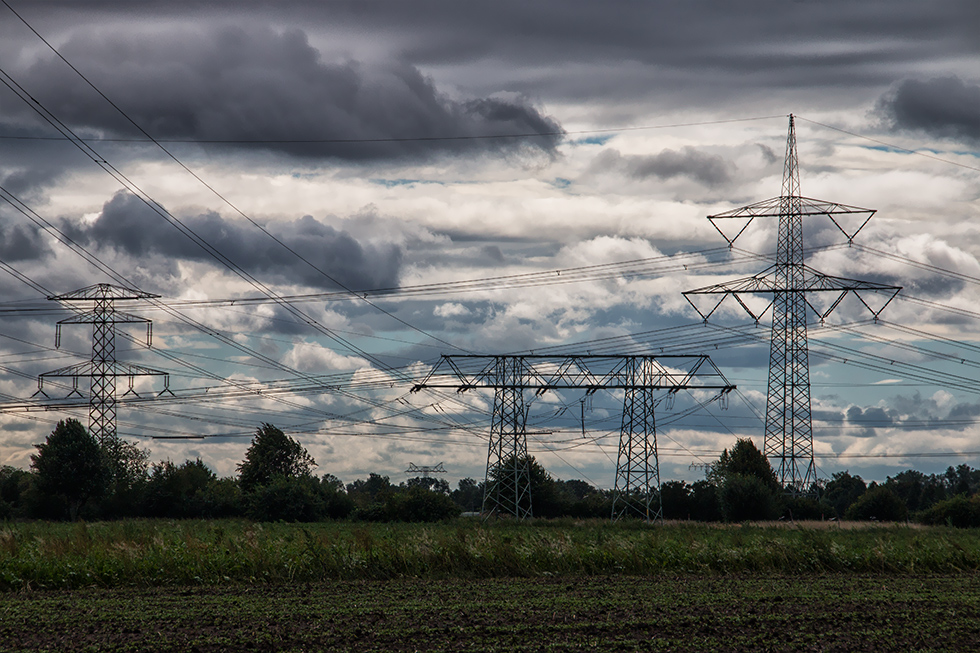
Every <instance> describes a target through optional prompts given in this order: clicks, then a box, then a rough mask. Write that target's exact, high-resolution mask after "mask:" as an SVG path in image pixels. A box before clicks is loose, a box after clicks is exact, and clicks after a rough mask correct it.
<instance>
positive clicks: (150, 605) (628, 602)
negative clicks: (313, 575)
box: [0, 575, 980, 652]
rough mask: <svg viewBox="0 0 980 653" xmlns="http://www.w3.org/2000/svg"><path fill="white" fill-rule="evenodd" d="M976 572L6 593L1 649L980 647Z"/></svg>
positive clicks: (0, 608)
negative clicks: (918, 574) (954, 573)
mask: <svg viewBox="0 0 980 653" xmlns="http://www.w3.org/2000/svg"><path fill="white" fill-rule="evenodd" d="M978 648H980V577H977V576H975V575H961V576H960V575H945V576H923V577H908V576H843V575H831V576H816V577H813V576H808V577H780V578H759V577H755V576H753V577H732V576H718V577H703V576H675V577H656V578H637V577H626V576H614V577H587V578H571V579H569V578H562V579H554V578H541V579H537V580H528V579H495V580H485V581H465V580H445V581H423V580H417V579H403V580H394V581H358V582H324V583H313V584H302V585H281V584H280V585H251V586H242V585H223V586H218V587H180V588H146V589H137V588H121V589H109V590H100V589H85V590H74V591H69V590H65V591H34V592H30V591H29V592H20V593H16V594H15V593H9V594H2V595H0V650H3V651H44V650H49V651H225V650H251V651H321V650H330V651H426V652H434V651H705V650H713V651H746V650H752V651H869V652H870V651H874V652H881V651H975V650H978Z"/></svg>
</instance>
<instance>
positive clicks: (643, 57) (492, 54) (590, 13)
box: [0, 0, 980, 116]
mask: <svg viewBox="0 0 980 653" xmlns="http://www.w3.org/2000/svg"><path fill="white" fill-rule="evenodd" d="M22 9H23V13H24V15H25V17H26V18H28V19H29V20H33V21H34V22H36V23H37V24H38V26H39V27H40V28H41V31H42V33H46V34H49V35H50V34H61V35H64V34H65V33H66V32H69V31H70V30H72V29H76V28H78V27H79V26H85V25H91V26H103V25H105V26H110V28H111V29H112V30H113V32H114V33H117V34H118V33H126V32H127V31H132V29H133V27H132V25H133V24H136V23H138V24H140V25H142V26H145V25H151V24H154V23H156V24H161V25H163V24H167V25H174V24H180V23H183V24H209V23H215V22H218V21H228V20H235V21H238V22H240V23H242V24H245V23H248V24H263V25H269V24H275V25H292V26H296V27H300V28H302V29H303V30H304V31H305V32H306V33H307V34H308V35H309V36H310V38H311V39H312V40H314V41H315V43H316V44H317V46H318V47H319V48H321V49H322V50H324V51H328V50H329V51H330V52H331V53H336V54H340V55H343V53H350V52H357V53H360V54H363V55H364V56H366V57H372V58H373V60H379V61H385V60H387V61H401V62H405V63H406V64H407V65H409V66H415V67H421V68H423V69H428V70H438V74H439V75H440V77H439V79H440V80H441V81H451V82H452V83H454V84H457V85H458V86H459V87H461V88H467V89H471V90H472V92H473V93H475V94H478V95H479V94H490V93H494V92H497V91H501V90H507V91H515V92H519V93H526V94H528V95H531V96H533V97H535V98H543V99H544V100H546V101H549V102H550V101H554V100H558V99H563V100H573V99H585V98H588V99H589V100H593V101H594V100H596V99H597V98H601V99H602V100H604V101H605V103H604V104H603V103H600V104H598V105H596V108H597V109H607V110H610V111H615V110H616V109H617V107H614V106H610V101H612V100H622V99H629V100H635V99H643V100H644V101H648V102H652V103H656V104H657V105H659V106H665V105H673V106H691V104H692V103H694V102H718V101H722V100H723V101H724V102H725V105H724V106H725V107H727V108H728V110H732V109H733V108H735V107H736V100H738V101H740V102H739V104H742V102H741V101H743V100H749V101H751V102H752V104H754V105H756V106H758V105H759V103H760V102H763V103H765V102H769V103H772V102H776V103H779V104H780V106H781V105H782V103H783V100H782V99H781V98H780V97H779V95H780V94H781V93H783V92H784V91H792V92H796V93H797V94H799V93H801V92H803V93H808V94H809V95H810V98H811V99H812V100H814V101H819V102H821V103H822V104H824V105H826V106H834V107H837V108H839V107H841V106H842V104H845V105H846V104H847V103H848V102H850V101H852V99H851V98H849V97H847V95H848V94H849V93H850V94H854V95H860V96H862V97H863V98H866V94H867V93H868V89H874V90H873V91H871V92H872V93H873V94H875V95H877V94H879V93H880V92H881V90H882V89H883V88H885V87H887V86H888V85H889V84H891V83H892V82H893V81H894V80H895V73H894V71H895V70H896V69H898V70H906V71H908V70H914V69H916V68H918V69H920V70H926V69H929V70H935V69H937V68H939V69H942V68H941V67H942V66H944V65H946V64H948V63H949V62H951V61H953V62H956V65H959V66H961V68H962V66H963V64H962V62H963V61H968V60H969V59H970V57H975V56H976V55H977V54H978V53H980V41H978V39H977V38H976V25H977V24H980V3H977V2H975V1H974V0H936V1H934V2H928V3H926V2H921V0H869V1H867V2H850V1H848V0H825V1H821V2H794V3H775V2H771V1H768V0H766V1H763V0H747V1H745V2H738V3H732V2H723V1H719V0H702V1H697V2H672V3H653V2H642V1H635V0H618V1H614V2H610V3H600V2H594V0H540V1H538V2H532V3H529V2H525V1H520V0H496V1H494V2H479V1H476V0H474V1H471V2H459V1H458V0H422V1H419V2H404V1H403V0H372V1H371V2H322V1H314V0H309V1H305V0H278V1H276V2H265V1H253V2H246V1H242V2H236V3H234V4H231V3H227V4H223V3H213V2H208V3H202V2H186V1H185V2H182V1H177V0H174V1H172V2H166V3H148V2H139V3H119V2H101V1H94V0H88V1H86V0H79V1H74V2H64V1H58V2H36V3H33V4H32V3H24V7H23V8H22ZM14 22H15V21H13V20H11V21H8V25H11V26H8V27H7V28H6V29H5V30H4V28H3V23H2V22H0V30H3V31H0V36H7V35H8V34H9V35H11V36H13V37H15V38H19V39H27V38H31V39H32V41H33V38H32V36H31V35H29V34H21V33H20V32H23V31H25V30H24V29H23V28H22V26H17V27H18V29H14V26H12V25H13V23H14ZM170 29H172V28H170ZM109 33H110V32H109V30H108V29H107V30H106V34H109ZM158 33H159V34H162V31H158ZM175 36H176V35H175V34H173V33H171V34H167V35H166V38H168V39H175ZM148 38H149V37H148V36H141V37H139V39H141V40H147V39H148ZM158 38H160V37H158ZM10 40H11V39H7V38H4V39H3V40H2V41H0V54H2V52H3V48H4V47H10V46H4V44H3V42H4V41H8V42H9V41H10ZM104 40H106V41H107V43H113V44H118V43H123V41H122V40H121V39H120V38H118V37H115V38H113V37H110V36H107V37H105V38H104ZM134 40H135V39H134ZM188 45H190V49H191V50H192V51H193V50H194V49H198V50H200V49H201V48H199V47H198V48H195V47H194V45H193V43H190V44H188V43H187V40H186V39H179V38H176V39H175V49H177V48H186V47H187V46H188ZM266 46H267V44H266V43H265V42H263V41H262V40H260V41H259V42H257V43H256V44H255V50H256V52H257V53H261V52H262V49H263V48H264V47H266ZM140 47H144V46H142V45H141V46H140ZM110 49H111V50H112V53H113V55H114V56H113V57H111V58H110V59H109V61H110V62H111V63H112V68H114V69H116V71H117V72H118V71H119V70H121V69H124V68H125V67H126V66H120V65H118V64H119V62H120V61H126V60H127V59H129V58H130V57H131V56H132V55H133V54H134V53H135V52H136V51H138V50H139V48H133V47H126V48H119V47H117V46H116V45H113V46H112V47H111V48H110ZM240 50H241V48H240ZM162 54H163V55H165V57H164V58H162V59H161V60H160V66H161V67H166V68H177V67H179V64H178V65H174V64H172V63H171V62H170V61H169V60H170V59H171V58H172V57H171V56H170V55H169V53H167V52H163V53H162ZM244 54H245V55H246V57H247V55H248V54H249V53H248V52H244ZM219 58H220V57H219ZM297 61H298V62H299V63H300V65H299V66H298V67H297V69H296V73H297V74H298V75H300V76H305V72H306V71H308V70H310V69H311V67H310V65H309V64H308V63H304V62H303V61H302V60H301V59H300V60H297ZM947 69H949V68H947ZM950 70H951V72H955V71H954V70H952V69H950ZM149 72H158V69H150V70H149ZM906 74H908V73H906ZM304 78H305V77H304ZM189 81H192V82H193V81H194V80H193V79H190V80H189ZM146 85H147V84H146V83H144V84H143V86H146ZM266 87H267V88H269V90H275V88H274V87H269V86H268V85H266ZM168 88H170V87H168ZM827 89H832V92H831V93H828V92H827ZM170 90H173V89H172V88H170ZM760 90H761V91H763V92H766V93H768V95H767V96H760V95H759V92H760ZM457 106H458V105H457ZM624 111H625V114H624V116H628V114H629V109H628V108H624Z"/></svg>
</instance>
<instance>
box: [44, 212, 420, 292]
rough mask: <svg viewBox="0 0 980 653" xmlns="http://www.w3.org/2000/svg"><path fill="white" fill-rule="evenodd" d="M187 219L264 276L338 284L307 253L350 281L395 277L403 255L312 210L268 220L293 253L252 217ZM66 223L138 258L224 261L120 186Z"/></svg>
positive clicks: (372, 282)
mask: <svg viewBox="0 0 980 653" xmlns="http://www.w3.org/2000/svg"><path fill="white" fill-rule="evenodd" d="M182 222H183V223H184V224H185V225H186V226H187V227H188V228H190V229H191V230H192V231H194V233H196V234H197V235H198V236H199V237H200V238H202V239H203V240H205V241H206V242H207V243H209V244H210V245H211V246H212V247H214V248H215V249H216V250H218V251H219V252H221V254H223V255H224V256H226V257H228V258H229V259H231V260H232V261H234V262H235V263H237V264H238V265H240V266H241V267H242V268H244V269H245V270H247V271H248V272H249V273H251V274H253V275H256V276H259V277H261V278H268V277H269V276H272V277H273V278H275V279H276V280H279V281H282V282H285V283H300V284H305V285H309V286H314V287H321V288H327V289H335V288H337V286H336V284H334V283H333V282H332V281H330V279H328V278H327V277H326V276H324V275H322V274H320V273H319V272H317V271H316V270H314V269H312V268H311V267H310V266H309V265H307V264H306V263H304V262H303V261H302V260H300V258H299V256H302V257H303V258H305V259H306V260H307V261H309V262H310V263H312V264H313V265H314V266H316V267H317V268H319V269H320V270H322V271H324V272H326V273H327V274H328V275H330V276H331V277H333V278H334V279H336V280H338V281H339V282H340V283H342V284H344V286H346V287H348V288H352V289H362V288H377V287H391V286H396V285H398V273H399V270H400V267H401V261H402V251H401V249H400V248H399V247H397V246H395V245H388V246H373V245H363V244H361V243H360V242H358V241H357V240H355V239H354V238H352V237H351V236H350V235H349V234H347V233H346V232H343V231H338V230H336V229H334V228H333V227H330V226H328V225H325V224H323V223H321V222H318V221H317V220H315V219H314V218H312V217H310V216H304V217H302V218H299V219H297V220H293V221H291V222H288V221H283V222H277V223H275V224H272V225H269V226H268V230H269V231H270V232H272V233H273V234H274V235H275V236H276V237H277V238H278V239H279V240H280V241H282V242H283V243H285V245H287V246H288V247H289V248H290V249H292V250H293V252H295V254H294V253H292V252H290V251H288V250H287V249H286V248H285V247H283V246H282V245H280V244H278V243H276V242H275V241H274V240H273V239H272V238H270V237H269V236H267V235H266V234H264V233H262V232H261V231H260V230H259V229H257V228H256V227H254V226H253V225H250V224H246V223H244V222H233V221H230V220H226V219H224V218H223V217H221V216H220V215H218V214H217V213H213V212H208V213H204V214H202V215H197V216H191V217H186V218H183V219H182ZM63 230H64V231H65V232H67V233H68V234H69V235H70V236H71V237H72V238H73V239H75V240H77V241H80V242H82V243H84V244H91V245H98V246H99V247H110V248H113V249H115V250H117V251H119V252H123V253H125V254H128V255H129V256H132V257H133V258H138V259H146V258H150V257H165V258H166V259H167V260H169V261H175V260H181V259H182V260H191V261H205V262H211V263H214V264H215V265H220V263H218V262H217V261H216V260H215V259H214V258H213V257H211V256H210V255H209V254H208V253H207V252H205V251H204V250H203V249H202V248H201V247H199V246H198V245H196V244H195V243H194V242H192V241H191V239H190V238H188V237H187V236H185V235H184V234H182V233H180V232H179V231H178V230H177V229H175V228H174V227H172V226H171V225H170V224H167V223H166V222H165V221H164V220H163V218H161V217H160V216H158V215H157V214H156V213H154V212H153V211H151V210H150V209H149V208H147V206H146V205H145V204H143V203H142V202H141V201H140V200H139V199H137V198H136V197H134V196H133V195H130V194H128V193H122V192H120V193H118V194H116V195H115V196H114V197H113V198H112V199H111V200H109V201H108V202H106V203H105V205H104V206H103V208H102V213H101V214H100V215H99V217H98V218H97V219H96V220H95V222H93V223H92V224H91V225H86V224H82V223H79V222H74V223H67V224H65V225H64V226H63ZM297 254H298V255H299V256H297Z"/></svg>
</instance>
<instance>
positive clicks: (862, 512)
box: [844, 485, 909, 521]
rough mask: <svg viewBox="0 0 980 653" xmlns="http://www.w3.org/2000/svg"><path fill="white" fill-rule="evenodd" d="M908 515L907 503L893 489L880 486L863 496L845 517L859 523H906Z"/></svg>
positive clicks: (848, 510) (849, 509)
mask: <svg viewBox="0 0 980 653" xmlns="http://www.w3.org/2000/svg"><path fill="white" fill-rule="evenodd" d="M908 514H909V511H908V508H906V507H905V502H904V501H902V499H901V498H900V497H899V496H898V495H897V494H895V493H894V492H893V491H892V490H891V488H888V487H886V486H884V485H879V486H876V487H873V488H871V489H869V490H868V491H867V492H865V493H864V494H862V495H861V497H860V498H859V499H858V500H857V501H855V502H854V503H853V504H852V505H851V507H850V508H848V509H847V512H846V513H845V514H844V516H845V517H846V518H847V519H855V520H859V521H904V520H905V519H907V518H908Z"/></svg>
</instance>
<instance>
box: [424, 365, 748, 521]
mask: <svg viewBox="0 0 980 653" xmlns="http://www.w3.org/2000/svg"><path fill="white" fill-rule="evenodd" d="M425 388H456V392H458V393H462V392H466V391H467V390H471V389H474V388H485V389H492V390H493V391H494V400H493V418H492V422H491V425H490V446H489V447H488V450H487V477H486V479H487V480H486V486H485V490H484V495H483V513H484V514H485V515H488V516H489V515H494V514H497V515H512V516H514V517H516V518H518V519H526V518H529V517H531V516H533V512H532V508H531V466H530V457H529V456H528V453H527V436H528V435H529V433H528V431H527V429H526V427H527V414H528V403H527V402H525V400H524V392H525V391H531V390H533V391H534V393H535V396H541V395H543V394H544V393H545V392H549V391H562V390H575V391H585V393H586V397H591V396H592V395H593V394H595V393H596V392H598V391H599V390H610V391H612V390H623V391H624V395H625V399H624V403H623V422H622V425H623V426H622V431H621V432H620V438H619V459H618V460H617V462H616V483H615V489H614V491H613V505H612V515H611V516H612V518H613V519H620V518H622V517H638V518H641V519H645V520H646V521H655V520H657V519H660V518H661V517H662V512H661V510H660V508H659V504H656V503H654V500H655V499H657V498H658V495H659V494H660V465H659V462H658V459H657V430H656V428H655V425H656V423H655V420H654V414H653V413H654V409H655V408H656V405H657V401H655V400H654V392H655V391H661V390H666V391H667V393H668V394H667V399H668V402H669V401H670V399H671V398H672V397H673V395H674V393H677V392H679V391H681V390H695V391H697V390H700V391H709V392H712V391H713V392H715V393H717V394H715V396H714V398H712V399H709V401H715V400H719V401H722V402H723V405H724V402H725V401H726V398H727V396H728V393H730V392H731V391H732V390H734V389H735V386H734V385H732V384H730V383H729V382H728V381H727V380H726V379H725V377H724V376H723V375H722V373H721V371H720V370H719V369H718V368H717V367H715V365H714V363H712V362H711V359H710V358H708V357H707V356H705V355H703V354H696V355H690V356H686V355H670V354H665V355H659V356H630V355H619V354H607V355H592V354H588V355H581V354H571V355H553V356H549V355H544V356H541V355H537V356H536V355H533V354H532V355H524V356H521V355H516V356H479V355H470V354H462V355H458V356H446V355H443V357H442V359H441V360H440V361H439V363H437V364H436V365H435V366H434V367H433V368H432V369H431V370H430V371H429V374H428V375H427V376H426V377H425V379H423V380H422V381H420V382H419V383H418V384H416V385H415V387H413V388H412V392H418V391H420V390H423V389H425Z"/></svg>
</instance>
